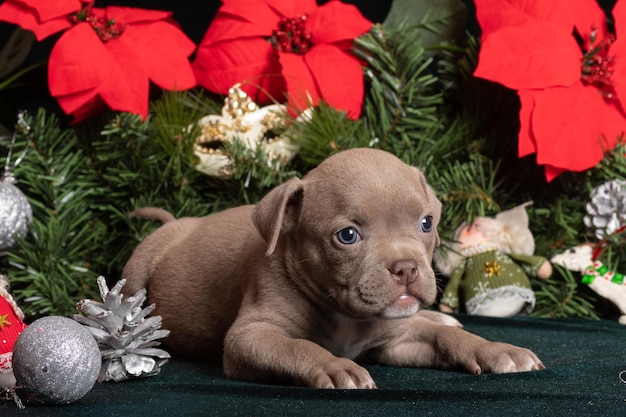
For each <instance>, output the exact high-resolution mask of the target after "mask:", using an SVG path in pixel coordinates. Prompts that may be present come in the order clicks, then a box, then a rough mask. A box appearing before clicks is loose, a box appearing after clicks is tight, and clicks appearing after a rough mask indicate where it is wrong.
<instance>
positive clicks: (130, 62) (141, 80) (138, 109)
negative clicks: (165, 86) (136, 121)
mask: <svg viewBox="0 0 626 417" xmlns="http://www.w3.org/2000/svg"><path fill="white" fill-rule="evenodd" d="M106 49H107V52H108V54H109V56H110V57H111V60H112V61H113V70H112V71H111V75H110V76H109V77H108V78H107V79H106V81H105V83H104V84H103V86H102V88H101V89H100V91H99V95H100V97H102V99H103V100H104V101H105V103H107V105H108V106H109V107H110V108H111V109H113V110H117V111H123V112H129V113H134V114H139V115H141V116H143V117H144V118H145V117H146V116H147V115H148V102H149V98H148V94H149V87H150V82H149V80H148V74H147V72H146V71H145V69H144V66H143V62H142V60H141V58H139V57H138V56H137V54H135V52H134V50H133V47H131V46H129V45H128V43H127V42H124V41H122V38H119V39H114V40H112V41H109V42H107V43H106Z"/></svg>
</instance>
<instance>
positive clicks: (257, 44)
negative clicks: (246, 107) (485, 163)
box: [192, 0, 372, 118]
mask: <svg viewBox="0 0 626 417" xmlns="http://www.w3.org/2000/svg"><path fill="white" fill-rule="evenodd" d="M371 26H372V23H371V22H370V21H369V20H367V19H366V18H364V17H363V16H362V15H361V13H360V12H359V11H358V9H357V8H356V7H355V6H353V5H349V4H344V3H342V2H340V1H336V0H331V1H329V2H328V3H326V4H324V5H322V6H318V5H317V3H316V2H315V0H299V1H293V0H259V1H256V2H250V1H245V0H224V1H223V4H222V6H221V7H220V9H219V10H218V13H217V15H216V17H215V19H214V20H213V22H212V23H211V26H210V27H209V29H208V30H207V32H206V34H205V36H204V38H203V40H202V42H201V44H200V46H199V48H198V52H197V55H196V60H195V61H194V62H193V64H192V66H193V69H194V72H195V74H196V78H197V80H198V83H199V84H201V85H202V86H204V87H205V88H207V89H209V90H211V91H214V92H216V93H220V94H226V93H227V92H228V89H229V88H230V87H232V86H233V85H234V84H236V83H242V84H243V85H242V88H243V89H244V91H245V92H246V93H247V94H248V95H249V96H250V97H251V98H252V99H253V100H254V101H256V102H258V103H267V102H268V101H270V100H272V99H273V100H278V101H282V99H283V98H284V95H285V93H288V94H287V98H288V101H289V104H290V108H292V109H295V110H297V111H300V110H302V109H304V108H306V107H308V106H309V105H310V104H313V105H315V104H317V103H319V101H320V100H321V99H323V100H325V101H326V102H327V103H328V104H329V105H330V106H333V107H335V108H337V109H340V110H345V111H346V112H347V114H348V115H349V116H350V117H352V118H358V117H359V114H360V112H361V105H362V102H363V88H364V87H363V73H362V69H361V64H360V62H359V61H358V60H357V58H356V57H354V56H353V55H352V54H351V53H350V48H351V46H352V42H353V41H354V39H355V38H356V37H358V36H360V35H362V34H363V33H365V32H367V31H368V30H369V29H370V28H371Z"/></svg>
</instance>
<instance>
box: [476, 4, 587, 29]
mask: <svg viewBox="0 0 626 417" xmlns="http://www.w3.org/2000/svg"><path fill="white" fill-rule="evenodd" d="M576 2H587V3H589V0H572V2H570V1H569V0H550V1H536V0H535V1H532V0H531V1H529V0H504V1H502V0H475V1H474V4H475V5H476V18H477V20H478V23H479V25H480V28H481V30H482V33H483V36H486V35H488V34H490V33H492V32H494V31H497V30H499V29H502V28H504V27H511V26H519V25H525V24H529V23H530V24H534V25H538V26H541V25H542V24H543V23H544V22H549V23H553V24H556V25H557V26H561V27H562V28H563V29H565V30H566V31H571V30H572V28H573V27H574V25H575V22H576V20H575V10H574V8H573V7H572V5H571V4H572V3H576Z"/></svg>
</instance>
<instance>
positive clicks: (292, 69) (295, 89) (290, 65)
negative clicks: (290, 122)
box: [278, 53, 320, 114]
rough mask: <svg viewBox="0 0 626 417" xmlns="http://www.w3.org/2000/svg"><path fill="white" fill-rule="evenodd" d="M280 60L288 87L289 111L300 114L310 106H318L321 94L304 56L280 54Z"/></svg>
mask: <svg viewBox="0 0 626 417" xmlns="http://www.w3.org/2000/svg"><path fill="white" fill-rule="evenodd" d="M278 59H279V61H280V65H281V66H282V69H283V70H282V73H283V76H284V78H285V84H286V86H287V94H288V99H289V100H288V107H289V110H290V111H293V112H294V113H295V114H300V113H302V112H303V111H304V110H306V109H307V108H309V107H310V106H315V105H317V104H318V103H319V99H320V94H319V92H318V90H317V85H316V83H315V79H314V78H313V74H311V71H310V70H309V67H308V66H307V64H306V63H305V61H304V56H303V55H297V54H290V53H279V54H278Z"/></svg>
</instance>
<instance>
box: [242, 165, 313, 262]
mask: <svg viewBox="0 0 626 417" xmlns="http://www.w3.org/2000/svg"><path fill="white" fill-rule="evenodd" d="M302 185H303V182H302V180H300V179H299V178H292V179H291V180H289V181H287V182H285V183H284V184H281V185H279V186H278V187H276V188H274V189H273V190H272V191H270V192H269V193H268V194H267V195H266V196H265V197H263V198H262V199H261V201H259V203H258V204H257V205H256V207H255V208H254V211H253V212H252V222H253V223H254V225H255V226H256V228H257V230H258V231H259V233H260V234H261V236H262V237H263V239H265V241H266V242H267V252H266V254H267V255H271V254H272V253H273V252H274V249H275V248H276V243H277V242H278V237H279V236H280V233H281V232H283V231H288V230H289V229H290V228H291V227H293V226H294V225H295V224H296V222H297V221H298V215H299V213H300V205H301V203H302Z"/></svg>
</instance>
